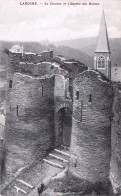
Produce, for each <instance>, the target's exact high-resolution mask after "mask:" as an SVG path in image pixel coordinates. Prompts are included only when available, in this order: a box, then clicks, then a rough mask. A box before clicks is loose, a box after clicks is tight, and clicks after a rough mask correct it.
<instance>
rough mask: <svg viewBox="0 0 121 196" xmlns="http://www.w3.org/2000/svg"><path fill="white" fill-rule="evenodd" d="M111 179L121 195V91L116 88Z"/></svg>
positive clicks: (113, 112) (113, 113)
mask: <svg viewBox="0 0 121 196" xmlns="http://www.w3.org/2000/svg"><path fill="white" fill-rule="evenodd" d="M111 132H112V135H111V144H112V145H111V147H112V148H111V151H112V152H111V170H110V179H111V182H112V186H113V190H114V193H115V194H117V193H119V194H121V91H120V90H119V89H118V88H117V87H116V88H115V96H114V102H113V108H112V127H111Z"/></svg>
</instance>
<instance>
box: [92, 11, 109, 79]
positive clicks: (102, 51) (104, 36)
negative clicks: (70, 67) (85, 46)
mask: <svg viewBox="0 0 121 196" xmlns="http://www.w3.org/2000/svg"><path fill="white" fill-rule="evenodd" d="M94 69H96V70H98V71H100V72H102V73H103V74H104V75H105V76H106V77H107V78H108V79H109V80H111V59H110V47H109V41H108V33H107V26H106V21H105V14H104V11H103V14H102V19H101V24H100V30H99V36H98V41H97V47H96V50H95V56H94Z"/></svg>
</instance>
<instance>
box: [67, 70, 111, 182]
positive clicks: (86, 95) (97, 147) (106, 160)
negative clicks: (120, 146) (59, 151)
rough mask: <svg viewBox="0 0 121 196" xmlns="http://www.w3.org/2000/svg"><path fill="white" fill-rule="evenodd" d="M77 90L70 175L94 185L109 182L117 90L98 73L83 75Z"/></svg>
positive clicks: (80, 76)
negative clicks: (112, 128)
mask: <svg viewBox="0 0 121 196" xmlns="http://www.w3.org/2000/svg"><path fill="white" fill-rule="evenodd" d="M73 88H74V94H73V116H72V136H71V151H70V152H71V158H70V164H69V172H70V173H71V174H72V175H74V176H76V177H79V178H81V179H84V180H87V181H90V182H92V183H95V182H106V181H107V179H108V177H109V169H110V156H111V109H112V101H113V88H112V86H111V84H110V83H109V82H108V81H107V80H104V78H103V77H102V76H101V75H100V74H99V73H98V72H96V71H85V72H83V73H82V74H79V75H78V77H77V79H76V80H75V81H74V83H73Z"/></svg>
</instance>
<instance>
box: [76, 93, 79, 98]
mask: <svg viewBox="0 0 121 196" xmlns="http://www.w3.org/2000/svg"><path fill="white" fill-rule="evenodd" d="M76 100H79V91H76Z"/></svg>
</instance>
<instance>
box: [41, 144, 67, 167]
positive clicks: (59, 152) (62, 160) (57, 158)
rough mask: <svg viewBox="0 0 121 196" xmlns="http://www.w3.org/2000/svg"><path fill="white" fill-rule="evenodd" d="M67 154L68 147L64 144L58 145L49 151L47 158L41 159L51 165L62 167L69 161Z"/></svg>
mask: <svg viewBox="0 0 121 196" xmlns="http://www.w3.org/2000/svg"><path fill="white" fill-rule="evenodd" d="M69 156H70V155H69V148H68V147H66V146H60V147H59V148H57V149H54V151H52V152H51V153H49V155H48V156H47V158H46V159H43V161H44V162H46V163H48V164H50V165H52V166H53V167H58V168H60V169H64V168H65V167H66V166H67V165H68V163H69Z"/></svg>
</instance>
